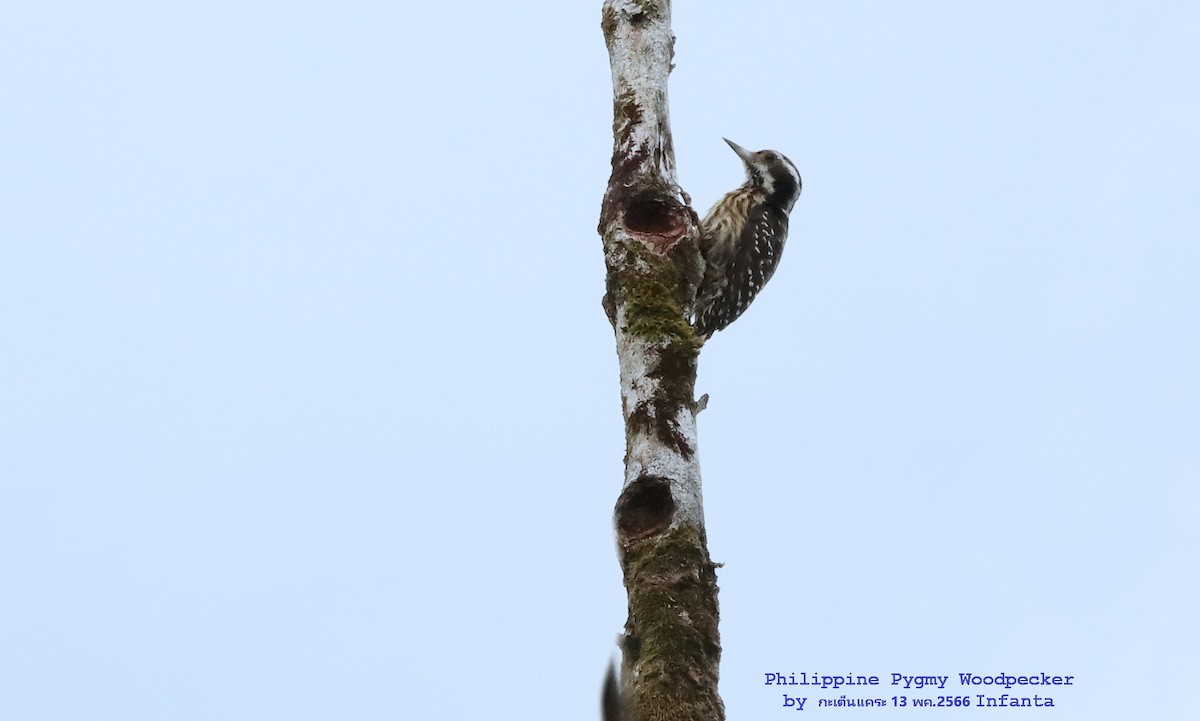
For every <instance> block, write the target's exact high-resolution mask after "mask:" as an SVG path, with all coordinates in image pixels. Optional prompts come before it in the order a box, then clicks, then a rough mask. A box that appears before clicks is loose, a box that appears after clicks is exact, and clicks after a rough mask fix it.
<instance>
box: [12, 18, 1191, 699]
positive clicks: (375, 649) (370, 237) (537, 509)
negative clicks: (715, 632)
mask: <svg viewBox="0 0 1200 721" xmlns="http://www.w3.org/2000/svg"><path fill="white" fill-rule="evenodd" d="M599 19H600V2H599V1H597V2H585V3H551V2H528V3H515V4H505V3H484V2H474V1H472V0H467V1H466V2H459V3H453V4H445V5H444V6H440V7H439V6H437V5H436V4H434V3H420V4H410V5H405V4H403V3H394V2H393V3H384V2H353V1H351V2H341V3H332V2H300V3H295V2H292V3H283V2H271V3H268V2H260V1H258V0H242V1H240V2H236V3H234V2H203V3H201V2H183V3H135V2H120V1H118V2H112V3H105V4H95V3H80V2H37V3H33V2H25V3H10V4H9V5H8V6H6V7H5V8H4V9H3V10H0V97H2V98H3V105H4V109H3V111H0V338H3V352H2V353H0V578H3V586H0V718H3V719H5V720H6V721H59V720H63V721H66V720H75V719H79V720H86V721H93V720H108V719H112V720H114V721H116V720H119V721H142V720H146V721H151V720H153V721H160V720H162V719H171V720H172V721H184V720H190V719H203V720H206V721H207V720H212V721H216V720H218V719H220V720H222V721H226V720H230V719H246V720H247V721H268V720H271V719H280V720H282V719H287V720H288V721H296V720H300V719H303V720H308V719H364V720H365V719H398V718H401V719H409V718H411V719H416V718H437V719H449V720H455V719H474V718H480V717H491V718H501V719H506V718H514V719H515V718H521V719H533V720H540V719H547V720H548V719H563V718H570V719H595V718H597V716H598V708H597V703H596V700H597V694H598V689H599V684H600V678H601V674H602V672H603V669H604V666H605V664H606V663H607V661H608V659H609V657H610V656H611V655H612V654H613V653H614V649H615V646H614V639H615V637H616V635H617V634H618V633H619V631H620V629H621V627H622V624H623V622H624V610H625V609H624V591H623V589H622V587H621V584H620V571H619V569H618V567H617V562H616V555H615V551H614V548H613V539H612V532H611V509H612V504H613V502H614V501H615V499H616V497H617V494H618V492H619V490H620V488H619V487H620V479H621V465H620V464H621V456H622V452H623V447H622V446H623V431H622V428H621V421H620V408H619V401H618V393H617V365H616V358H615V354H614V351H613V343H612V335H611V329H610V328H609V327H608V325H607V323H606V321H605V318H604V315H603V313H602V311H601V309H600V296H601V293H602V291H603V261H602V257H601V252H600V242H599V238H598V237H597V236H596V233H595V227H596V221H597V218H598V214H599V204H600V198H601V194H602V192H603V190H604V185H605V181H606V179H607V175H608V160H609V154H610V151H611V142H612V139H611V130H610V123H611V117H610V113H611V86H610V78H609V72H608V64H607V56H606V54H605V50H604V43H603V41H602V38H601V35H600V29H599ZM675 30H676V34H677V36H678V44H677V58H676V62H677V64H678V67H677V70H676V72H675V73H674V75H673V76H672V85H671V103H672V105H671V110H672V120H673V124H674V131H675V141H676V143H675V145H676V149H677V152H678V156H679V157H678V161H679V172H680V180H681V182H682V183H683V185H684V187H685V189H686V190H687V191H688V192H690V194H691V196H692V197H693V198H694V199H695V202H696V205H697V208H698V210H700V211H701V212H703V211H704V210H705V209H706V208H707V207H708V205H709V204H711V203H712V202H713V200H715V198H716V197H717V196H718V195H719V194H720V193H722V192H724V191H726V190H728V189H730V188H732V187H733V186H734V185H736V184H737V183H738V182H740V180H741V170H740V167H739V163H738V161H737V158H736V157H735V156H734V155H733V154H732V153H730V152H729V149H728V147H727V146H726V145H725V144H724V143H723V142H721V137H723V136H724V137H728V138H731V139H732V140H735V141H736V142H738V143H740V144H742V145H745V146H746V147H748V148H752V149H759V148H764V147H772V148H776V149H778V150H780V151H782V152H784V153H785V154H787V155H788V156H789V157H791V159H792V160H793V161H795V163H796V164H797V166H799V168H800V170H801V172H802V174H803V176H804V185H805V191H804V195H803V196H802V197H801V199H800V201H799V203H798V204H797V206H796V209H795V212H794V213H793V216H792V235H791V238H790V240H789V245H788V250H787V252H786V254H785V257H784V259H783V263H782V266H781V268H780V271H779V272H778V273H777V274H776V276H775V279H774V280H773V282H772V284H771V286H770V287H769V288H768V289H767V291H766V292H765V293H764V294H763V295H762V296H761V297H760V299H759V300H758V301H757V302H756V304H755V306H754V307H753V308H752V309H751V310H750V311H749V312H748V313H747V315H745V316H744V317H743V318H742V319H741V320H739V321H738V323H737V324H736V325H735V326H733V327H732V328H731V329H729V330H728V331H725V332H722V333H720V334H718V335H717V336H716V337H715V338H714V339H713V340H712V341H711V342H710V343H709V345H708V347H706V348H705V351H704V354H703V356H702V358H701V370H700V381H699V386H698V391H699V392H707V393H709V394H710V395H711V398H712V400H711V403H710V405H709V408H708V410H706V411H705V412H704V414H703V415H702V416H701V417H700V434H701V439H700V440H701V458H702V464H703V472H704V481H705V486H704V492H705V498H706V502H707V506H706V512H707V518H708V537H709V541H710V547H711V551H712V555H713V558H714V560H716V561H718V562H721V563H724V564H725V566H724V568H723V569H721V572H720V576H719V580H720V584H721V597H720V600H721V610H722V627H721V630H722V640H723V643H724V648H725V654H724V662H723V665H722V681H721V688H722V693H723V695H724V698H725V702H726V706H727V710H728V715H729V717H730V718H731V719H751V718H753V719H773V718H790V717H789V716H788V714H792V715H793V716H794V715H795V713H796V712H794V711H788V710H785V709H783V708H781V707H780V701H781V692H780V691H779V690H778V689H774V688H765V687H764V686H763V685H762V680H763V674H764V673H765V672H768V671H779V672H784V673H790V672H796V673H799V672H803V671H808V672H810V673H811V672H814V671H815V672H820V673H851V672H852V673H855V674H858V673H863V674H876V675H879V676H882V677H885V682H886V681H887V680H889V675H890V674H891V673H894V672H898V673H905V674H906V675H911V674H936V675H952V676H956V675H957V674H958V673H960V672H968V671H972V672H975V673H988V674H993V673H997V672H1007V673H1010V674H1018V673H1036V672H1043V671H1045V672H1050V673H1052V674H1066V675H1073V676H1075V677H1076V685H1075V686H1074V687H1072V688H1070V689H1066V690H1063V691H1061V692H1056V693H1054V694H1053V696H1054V697H1055V702H1056V705H1057V708H1056V709H1054V710H1052V711H1047V710H1042V711H1033V712H1030V713H1031V714H1033V715H1035V716H1037V717H1038V718H1046V719H1049V718H1051V717H1053V718H1054V719H1056V721H1076V720H1080V721H1082V720H1083V719H1087V720H1089V721H1095V720H1103V719H1114V720H1118V719H1119V720H1121V721H1125V720H1127V719H1131V718H1143V717H1146V715H1147V714H1150V715H1152V716H1153V717H1154V718H1156V719H1164V720H1169V721H1174V720H1182V719H1187V718H1194V713H1195V709H1196V707H1197V704H1200V694H1198V692H1197V691H1196V688H1197V685H1196V682H1195V679H1196V678H1197V676H1198V675H1200V651H1197V643H1198V641H1200V624H1198V623H1197V621H1196V615H1195V611H1194V608H1195V606H1196V603H1197V601H1196V599H1197V596H1198V595H1200V570H1198V566H1200V564H1198V549H1200V531H1198V528H1200V374H1198V373H1197V369H1198V368H1200V333H1198V329H1200V242H1198V241H1200V209H1198V208H1197V201H1196V198H1197V190H1198V183H1197V180H1196V172H1197V168H1198V167H1200V134H1197V132H1196V130H1195V129H1196V128H1197V127H1200V83H1198V82H1197V78H1200V50H1198V48H1200V6H1197V4H1196V3H1194V2H1158V3H1148V4H1140V5H1138V4H1134V3H1120V4H1117V3H1100V4H1099V5H1097V4H1096V3H1085V2H1052V3H1035V2H1008V3H955V2H925V3H920V4H916V5H914V4H897V3H884V2H842V3H834V4H830V3H824V4H820V5H818V4H815V3H806V2H795V1H789V0H777V1H775V2H765V1H764V2H746V3H714V2H703V3H687V2H681V3H678V7H677V8H676V10H675ZM881 688H882V689H883V691H881V693H880V695H886V696H888V697H890V696H892V695H895V694H896V693H899V691H898V690H897V689H894V688H892V687H890V686H889V687H881ZM947 690H948V691H951V689H950V688H949V687H948V689H947ZM953 692H954V693H959V689H957V687H955V688H954V689H953ZM808 695H809V696H810V697H811V698H812V699H813V700H812V701H810V704H815V703H816V701H815V699H817V698H819V697H820V694H819V693H817V692H810V693H809V694H808ZM830 695H831V696H832V697H836V695H837V694H830ZM909 695H910V696H911V697H914V698H916V697H920V696H926V697H928V696H933V695H934V694H932V693H926V694H919V693H913V692H911V691H910V692H909ZM906 711H907V710H887V711H884V712H879V711H874V712H872V715H871V717H872V718H880V717H883V716H886V717H888V718H891V717H892V716H895V717H896V718H899V717H900V716H901V715H903V713H904V712H906ZM805 713H812V714H816V715H821V714H822V713H824V714H826V715H828V714H830V713H833V712H831V711H828V710H826V711H824V712H822V711H820V710H819V709H815V708H810V709H809V710H808V711H806V712H805ZM948 713H952V714H953V717H954V718H962V719H965V718H992V716H993V715H994V713H996V712H994V711H993V712H990V713H989V712H987V711H986V710H984V711H970V712H963V711H955V712H948ZM836 715H838V716H839V717H842V718H856V717H857V716H855V714H854V713H853V712H850V713H847V712H846V711H837V712H836ZM862 717H864V718H865V717H866V715H865V714H864V715H863V716H862ZM947 717H949V716H947ZM1030 718H1033V716H1030Z"/></svg>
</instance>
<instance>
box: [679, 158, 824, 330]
mask: <svg viewBox="0 0 1200 721" xmlns="http://www.w3.org/2000/svg"><path fill="white" fill-rule="evenodd" d="M725 142H726V143H729V147H731V148H733V152H735V153H737V155H738V157H739V158H741V159H742V163H743V164H745V166H746V182H745V183H744V184H743V185H742V186H741V187H740V188H738V189H737V190H734V191H733V192H731V193H727V194H726V195H725V197H723V198H721V199H720V200H718V201H717V203H716V204H715V205H713V207H712V209H711V210H709V211H708V215H706V216H705V217H704V220H703V221H701V223H700V253H701V255H703V256H704V262H705V264H706V266H705V271H704V279H703V280H701V282H700V287H699V288H698V289H697V292H696V306H695V313H694V316H693V317H694V321H693V325H694V326H695V328H696V335H698V336H699V337H700V338H701V339H702V340H708V338H710V337H711V336H712V334H713V333H716V332H717V331H719V330H721V329H722V328H724V327H726V326H728V325H729V324H730V323H732V322H733V321H735V320H737V319H738V316H740V315H741V314H742V313H744V312H746V309H747V308H749V307H750V303H751V302H752V301H753V300H754V298H755V296H757V295H758V293H759V291H761V290H762V289H763V286H765V285H766V284H767V281H769V280H770V279H771V276H772V275H773V274H774V273H775V268H777V267H778V266H779V258H780V256H782V255H783V245H784V242H785V241H786V240H787V232H788V214H789V213H791V212H792V206H794V205H795V204H796V199H797V198H799V197H800V172H799V171H798V170H796V166H795V164H793V163H792V161H790V160H788V159H787V157H786V156H784V155H783V154H782V153H779V152H776V151H774V150H760V151H758V152H757V153H752V152H750V151H749V150H746V149H745V148H743V147H742V146H740V145H738V144H737V143H734V142H732V141H730V140H726V141H725Z"/></svg>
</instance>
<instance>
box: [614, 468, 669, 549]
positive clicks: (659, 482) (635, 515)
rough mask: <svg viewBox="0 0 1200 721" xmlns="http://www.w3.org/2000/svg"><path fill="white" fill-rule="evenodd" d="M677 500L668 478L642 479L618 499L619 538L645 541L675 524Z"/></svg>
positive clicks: (635, 482) (630, 486) (644, 477)
mask: <svg viewBox="0 0 1200 721" xmlns="http://www.w3.org/2000/svg"><path fill="white" fill-rule="evenodd" d="M674 514H675V499H673V498H671V485H670V483H668V482H667V479H665V478H659V477H657V476H642V477H641V478H639V479H637V480H636V481H634V482H633V483H631V484H629V486H628V487H627V488H626V489H625V491H624V492H622V493H621V497H620V498H618V499H617V510H616V517H617V519H616V520H617V536H618V538H620V539H622V540H626V539H634V538H644V537H646V536H650V535H653V534H656V533H660V532H662V531H663V530H664V529H666V528H667V527H668V526H670V525H671V517H672V516H673V515H674Z"/></svg>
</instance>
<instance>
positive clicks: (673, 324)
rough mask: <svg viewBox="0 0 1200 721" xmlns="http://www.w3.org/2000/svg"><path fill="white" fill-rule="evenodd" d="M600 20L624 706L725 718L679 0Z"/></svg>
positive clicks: (631, 6) (615, 6) (682, 716)
mask: <svg viewBox="0 0 1200 721" xmlns="http://www.w3.org/2000/svg"><path fill="white" fill-rule="evenodd" d="M602 28H603V30H604V39H605V43H606V44H607V45H608V51H609V59H610V62H611V65H612V75H613V156H612V176H611V177H610V178H609V182H608V188H607V190H606V192H605V194H604V201H603V204H602V207H601V212H600V226H599V232H600V235H601V236H602V237H603V241H604V257H605V262H606V265H607V282H606V294H605V298H604V309H605V312H606V313H607V314H608V318H609V320H610V321H611V322H612V324H613V329H614V332H615V334H616V342H617V356H618V359H619V362H620V372H621V410H622V413H623V415H624V418H625V481H624V487H623V489H622V491H621V495H620V497H619V498H618V500H617V505H616V510H615V514H614V516H615V525H616V531H617V547H618V555H619V558H620V562H621V568H622V570H623V572H624V577H625V588H626V591H627V593H628V597H629V617H628V620H627V621H626V624H625V634H624V637H623V639H622V643H621V647H622V652H623V653H622V655H623V661H622V673H621V676H622V686H623V689H622V692H621V693H622V696H623V703H622V704H620V708H621V709H622V711H621V714H622V715H623V716H625V717H626V721H642V720H644V721H659V720H660V719H672V720H673V721H674V720H678V721H722V719H724V715H725V714H724V707H723V706H722V704H721V699H720V696H718V694H717V678H718V663H719V661H720V653H721V648H720V639H719V635H718V631H717V583H716V566H715V564H713V563H712V561H711V559H710V558H709V555H708V548H707V542H706V538H705V532H704V508H703V504H702V499H701V493H700V465H699V462H698V460H697V457H696V450H697V443H696V413H697V411H698V408H697V405H696V402H695V400H694V397H695V383H696V359H697V356H698V354H699V349H700V343H699V341H698V340H697V338H696V335H695V333H694V332H693V330H692V327H691V325H690V324H689V323H688V320H687V319H688V317H689V316H690V314H691V311H692V304H693V303H694V301H695V296H696V287H697V284H698V283H699V281H700V279H701V276H702V275H703V269H704V263H703V260H702V259H701V257H700V252H699V249H698V245H697V241H698V239H699V219H698V218H697V216H696V212H695V211H694V210H693V209H692V208H691V207H690V200H689V198H688V197H687V194H686V193H684V192H683V190H682V189H681V188H680V187H679V184H678V182H677V180H676V176H675V152H674V149H673V147H672V144H671V128H670V122H669V116H668V111H667V77H668V75H669V74H670V71H671V67H672V64H671V61H672V58H673V56H674V35H673V34H672V32H671V7H670V2H669V0H606V2H605V3H604V8H603V20H602Z"/></svg>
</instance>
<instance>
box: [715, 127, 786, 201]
mask: <svg viewBox="0 0 1200 721" xmlns="http://www.w3.org/2000/svg"><path fill="white" fill-rule="evenodd" d="M724 140H725V142H726V143H729V147H731V148H733V152H735V153H737V156H738V157H739V158H741V159H742V163H743V164H744V165H745V166H746V184H747V185H751V186H754V187H758V188H762V189H763V192H764V193H766V195H767V199H768V201H770V202H772V203H775V204H777V205H779V206H780V207H781V208H783V209H784V210H785V211H787V212H789V213H790V212H791V211H792V206H793V205H795V204H796V199H797V198H799V197H800V188H801V185H800V171H799V170H797V169H796V165H795V163H793V162H792V161H790V160H788V158H787V156H786V155H784V154H783V153H780V152H778V151H775V150H759V151H758V152H751V151H749V150H746V149H745V148H743V147H742V146H740V145H738V144H737V143H735V142H733V141H732V140H730V139H728V138H724Z"/></svg>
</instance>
